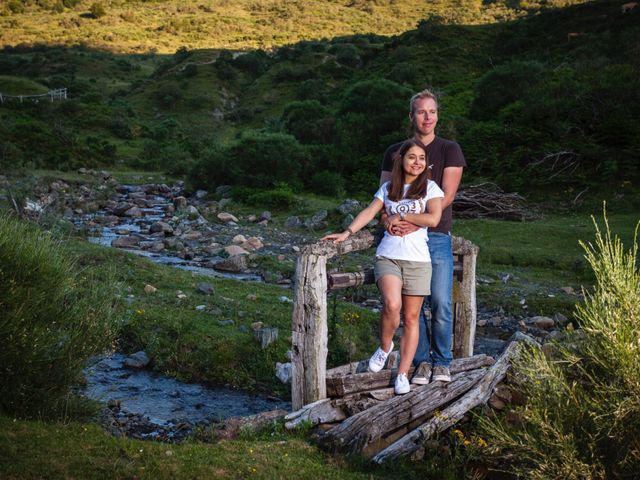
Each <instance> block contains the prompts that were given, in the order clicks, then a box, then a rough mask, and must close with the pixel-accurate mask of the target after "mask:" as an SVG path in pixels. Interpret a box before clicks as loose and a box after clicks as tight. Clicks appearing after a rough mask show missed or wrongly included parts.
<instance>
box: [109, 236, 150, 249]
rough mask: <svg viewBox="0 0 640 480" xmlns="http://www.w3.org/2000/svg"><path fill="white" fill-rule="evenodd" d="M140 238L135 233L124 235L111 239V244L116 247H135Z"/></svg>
mask: <svg viewBox="0 0 640 480" xmlns="http://www.w3.org/2000/svg"><path fill="white" fill-rule="evenodd" d="M141 240H142V239H141V238H140V237H137V236H135V235H125V236H122V237H117V238H114V239H113V240H111V246H112V247H117V248H129V247H137V246H138V245H139V244H140V241H141Z"/></svg>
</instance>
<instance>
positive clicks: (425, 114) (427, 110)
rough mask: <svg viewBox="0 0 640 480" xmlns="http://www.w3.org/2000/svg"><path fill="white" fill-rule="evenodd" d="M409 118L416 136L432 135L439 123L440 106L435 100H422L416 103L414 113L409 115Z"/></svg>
mask: <svg viewBox="0 0 640 480" xmlns="http://www.w3.org/2000/svg"><path fill="white" fill-rule="evenodd" d="M409 118H410V119H411V123H412V124H413V130H414V132H415V133H416V134H418V135H421V136H424V135H431V134H433V132H434V130H435V128H436V124H437V123H438V105H437V104H436V102H435V100H434V99H433V98H420V99H418V100H416V102H415V103H414V108H413V113H412V114H409Z"/></svg>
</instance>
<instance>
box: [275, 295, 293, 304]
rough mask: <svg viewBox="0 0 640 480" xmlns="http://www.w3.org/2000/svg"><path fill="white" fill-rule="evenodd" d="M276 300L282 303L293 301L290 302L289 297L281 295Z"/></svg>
mask: <svg viewBox="0 0 640 480" xmlns="http://www.w3.org/2000/svg"><path fill="white" fill-rule="evenodd" d="M278 300H280V301H281V302H282V303H293V300H291V299H290V298H289V297H286V296H284V295H282V296H281V297H278Z"/></svg>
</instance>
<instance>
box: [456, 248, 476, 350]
mask: <svg viewBox="0 0 640 480" xmlns="http://www.w3.org/2000/svg"><path fill="white" fill-rule="evenodd" d="M478 250H479V249H478V247H477V246H476V245H474V244H473V243H471V242H470V241H469V240H465V239H464V238H462V237H453V252H454V253H455V254H456V255H459V256H462V259H463V260H462V281H461V282H458V285H455V286H457V287H458V288H459V295H458V298H457V299H456V302H455V304H454V305H455V307H454V315H453V325H454V335H453V356H454V358H460V357H470V356H471V355H473V344H474V340H475V336H476V257H477V256H478ZM455 283H456V282H455V281H454V284H455ZM454 290H455V288H454Z"/></svg>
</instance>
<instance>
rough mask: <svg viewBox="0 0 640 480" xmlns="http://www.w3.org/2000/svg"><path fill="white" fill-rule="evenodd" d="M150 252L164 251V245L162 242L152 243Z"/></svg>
mask: <svg viewBox="0 0 640 480" xmlns="http://www.w3.org/2000/svg"><path fill="white" fill-rule="evenodd" d="M150 250H151V251H152V252H162V251H163V250H164V243H162V242H154V244H153V245H151V249H150Z"/></svg>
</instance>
